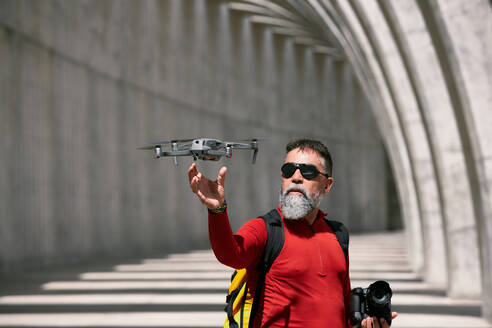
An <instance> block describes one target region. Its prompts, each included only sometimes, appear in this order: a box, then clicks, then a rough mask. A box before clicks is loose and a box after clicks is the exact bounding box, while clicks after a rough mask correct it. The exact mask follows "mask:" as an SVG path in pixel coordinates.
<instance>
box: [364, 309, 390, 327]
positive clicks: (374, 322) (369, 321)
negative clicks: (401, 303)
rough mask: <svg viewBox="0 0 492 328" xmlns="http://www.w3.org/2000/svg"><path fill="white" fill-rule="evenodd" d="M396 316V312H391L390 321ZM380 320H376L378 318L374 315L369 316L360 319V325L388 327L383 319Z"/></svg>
mask: <svg viewBox="0 0 492 328" xmlns="http://www.w3.org/2000/svg"><path fill="white" fill-rule="evenodd" d="M397 316H398V313H396V312H391V321H392V322H393V319H395V318H396V317H397ZM379 320H380V322H378V318H376V317H370V318H366V319H364V320H362V323H361V327H362V328H388V327H389V325H388V323H387V322H386V320H384V319H383V318H381V319H379Z"/></svg>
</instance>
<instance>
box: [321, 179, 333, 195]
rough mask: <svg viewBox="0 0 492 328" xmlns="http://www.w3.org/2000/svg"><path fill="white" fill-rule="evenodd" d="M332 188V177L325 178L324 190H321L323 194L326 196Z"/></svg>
mask: <svg viewBox="0 0 492 328" xmlns="http://www.w3.org/2000/svg"><path fill="white" fill-rule="evenodd" d="M332 186H333V178H332V177H329V178H326V183H325V189H324V190H323V194H325V195H326V194H327V193H328V192H329V191H330V189H331V187H332Z"/></svg>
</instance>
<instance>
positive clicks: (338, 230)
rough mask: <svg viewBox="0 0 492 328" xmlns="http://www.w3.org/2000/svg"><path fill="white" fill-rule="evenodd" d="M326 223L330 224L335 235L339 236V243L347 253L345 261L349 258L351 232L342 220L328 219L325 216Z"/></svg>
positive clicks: (345, 253)
mask: <svg viewBox="0 0 492 328" xmlns="http://www.w3.org/2000/svg"><path fill="white" fill-rule="evenodd" d="M325 221H326V223H328V225H329V226H330V228H331V230H333V233H335V236H337V239H338V243H339V244H340V247H341V248H342V251H343V254H344V255H345V261H347V260H348V249H349V232H348V229H347V228H346V227H345V226H344V225H343V223H342V222H338V221H334V220H328V219H326V218H325Z"/></svg>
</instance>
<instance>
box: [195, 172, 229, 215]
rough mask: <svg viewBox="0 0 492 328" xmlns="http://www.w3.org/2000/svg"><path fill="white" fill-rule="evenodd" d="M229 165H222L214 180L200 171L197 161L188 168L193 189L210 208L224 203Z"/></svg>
mask: <svg viewBox="0 0 492 328" xmlns="http://www.w3.org/2000/svg"><path fill="white" fill-rule="evenodd" d="M226 172H227V167H225V166H224V167H222V168H221V169H220V170H219V174H218V176H217V180H215V181H212V180H209V179H207V178H206V177H205V176H204V175H203V174H202V173H200V172H199V171H198V169H197V167H196V163H193V164H191V166H190V168H189V169H188V179H189V181H190V187H191V190H193V192H194V193H195V194H196V195H197V196H198V198H199V199H200V201H201V202H202V203H203V204H205V206H207V207H208V208H209V209H211V210H213V209H216V208H217V207H219V206H220V205H222V204H223V203H224V200H225V187H224V183H225V177H226Z"/></svg>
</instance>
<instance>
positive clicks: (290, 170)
mask: <svg viewBox="0 0 492 328" xmlns="http://www.w3.org/2000/svg"><path fill="white" fill-rule="evenodd" d="M281 171H282V175H283V176H284V178H290V177H291V176H293V175H294V172H295V171H296V167H295V165H294V164H292V163H285V164H284V165H282V168H281Z"/></svg>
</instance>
